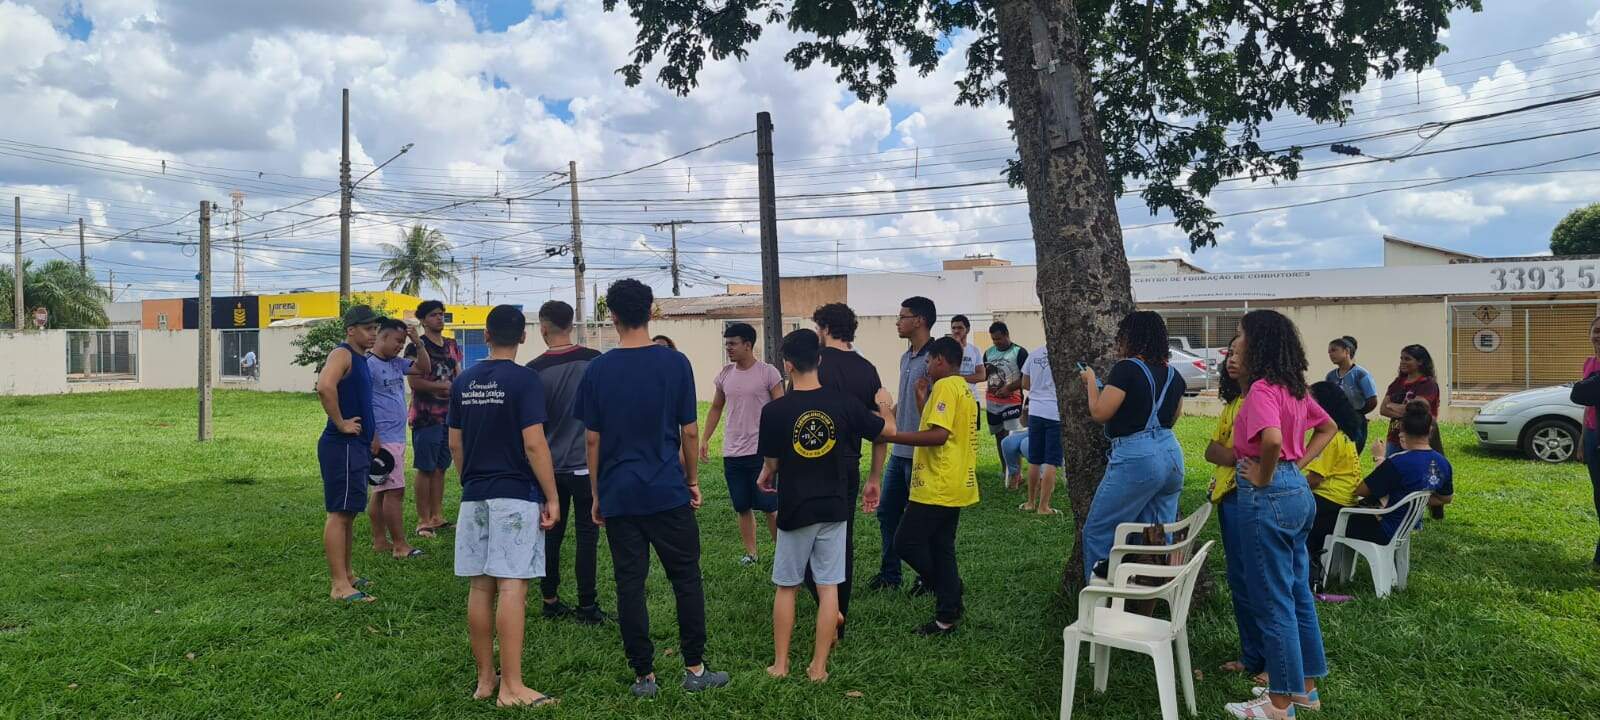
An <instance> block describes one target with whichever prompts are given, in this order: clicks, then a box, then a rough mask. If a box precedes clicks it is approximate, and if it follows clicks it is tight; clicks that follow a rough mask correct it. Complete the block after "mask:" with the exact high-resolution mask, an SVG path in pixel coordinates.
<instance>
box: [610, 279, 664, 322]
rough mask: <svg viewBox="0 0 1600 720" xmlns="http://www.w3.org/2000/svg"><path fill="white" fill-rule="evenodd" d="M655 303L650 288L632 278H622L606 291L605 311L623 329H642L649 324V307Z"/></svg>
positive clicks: (653, 294)
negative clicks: (608, 312)
mask: <svg viewBox="0 0 1600 720" xmlns="http://www.w3.org/2000/svg"><path fill="white" fill-rule="evenodd" d="M655 301H656V297H655V293H653V292H651V291H650V286H649V285H646V284H644V283H642V282H639V281H638V280H635V279H633V278H623V279H621V280H618V281H616V282H614V283H611V287H610V288H608V289H607V290H606V309H607V310H608V311H610V313H611V320H612V321H613V322H615V323H616V324H618V325H621V326H623V327H630V328H636V327H644V326H645V325H646V324H648V323H649V322H650V306H651V305H653V304H654V303H655Z"/></svg>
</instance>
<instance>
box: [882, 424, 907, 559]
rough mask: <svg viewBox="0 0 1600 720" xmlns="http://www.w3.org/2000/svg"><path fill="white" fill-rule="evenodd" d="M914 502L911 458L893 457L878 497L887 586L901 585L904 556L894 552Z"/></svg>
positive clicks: (890, 459) (887, 466)
mask: <svg viewBox="0 0 1600 720" xmlns="http://www.w3.org/2000/svg"><path fill="white" fill-rule="evenodd" d="M910 501H911V458H905V457H900V456H899V455H894V454H891V455H889V462H887V463H884V466H883V490H882V492H881V493H879V495H878V534H879V535H880V536H881V537H882V539H883V561H882V563H881V564H880V565H879V567H878V577H879V578H881V579H882V580H883V581H884V582H888V583H895V584H898V583H899V582H900V556H899V555H898V554H896V553H895V551H894V534H895V531H896V530H898V529H899V528H900V518H901V517H902V516H904V515H905V514H906V503H907V502H910Z"/></svg>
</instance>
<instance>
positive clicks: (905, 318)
mask: <svg viewBox="0 0 1600 720" xmlns="http://www.w3.org/2000/svg"><path fill="white" fill-rule="evenodd" d="M915 319H917V316H915V315H901V316H899V317H898V318H895V322H900V321H901V320H915Z"/></svg>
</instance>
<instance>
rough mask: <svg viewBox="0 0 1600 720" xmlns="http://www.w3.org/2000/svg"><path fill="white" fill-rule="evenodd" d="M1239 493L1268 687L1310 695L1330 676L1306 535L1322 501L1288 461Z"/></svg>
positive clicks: (1247, 559)
mask: <svg viewBox="0 0 1600 720" xmlns="http://www.w3.org/2000/svg"><path fill="white" fill-rule="evenodd" d="M1237 494H1238V496H1239V509H1240V510H1242V511H1243V513H1242V514H1243V515H1244V517H1245V523H1246V525H1247V527H1246V528H1245V531H1244V534H1245V535H1246V538H1247V542H1248V544H1249V547H1248V548H1247V552H1246V554H1245V562H1246V565H1247V567H1246V574H1247V577H1248V580H1247V582H1248V583H1249V585H1250V608H1251V611H1252V612H1253V613H1254V614H1255V617H1256V624H1257V628H1258V629H1259V631H1260V633H1261V649H1262V653H1263V656H1264V657H1265V658H1266V670H1267V673H1268V674H1269V675H1271V677H1272V681H1271V684H1270V686H1269V688H1268V689H1269V690H1271V691H1272V692H1274V693H1280V694H1289V693H1302V692H1305V683H1306V678H1308V677H1309V678H1319V677H1322V676H1324V675H1327V674H1328V659H1327V656H1326V655H1324V654H1323V649H1322V628H1321V626H1320V625H1319V624H1318V623H1317V608H1316V604H1315V603H1314V601H1313V599H1312V597H1311V578H1310V575H1311V557H1310V555H1309V553H1307V551H1306V536H1307V535H1309V534H1310V533H1311V525H1312V523H1313V522H1315V521H1316V517H1317V506H1316V501H1315V500H1313V499H1312V496H1311V488H1310V486H1308V485H1306V478H1305V476H1304V475H1302V474H1300V469H1299V468H1296V467H1295V466H1294V463H1292V462H1287V461H1284V462H1279V463H1278V469H1277V471H1276V472H1275V473H1273V475H1272V483H1271V484H1269V485H1267V486H1266V487H1263V488H1258V487H1255V486H1253V485H1251V484H1250V483H1249V481H1246V482H1244V483H1242V484H1241V485H1240V487H1239V490H1238V493H1237Z"/></svg>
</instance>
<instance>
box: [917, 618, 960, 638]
mask: <svg viewBox="0 0 1600 720" xmlns="http://www.w3.org/2000/svg"><path fill="white" fill-rule="evenodd" d="M955 631H956V626H955V625H950V626H948V627H946V626H944V625H940V624H939V621H938V620H929V621H928V622H927V624H925V625H918V626H917V629H916V630H914V631H913V632H915V633H916V634H918V635H921V636H922V637H943V636H945V635H951V634H954V633H955Z"/></svg>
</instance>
